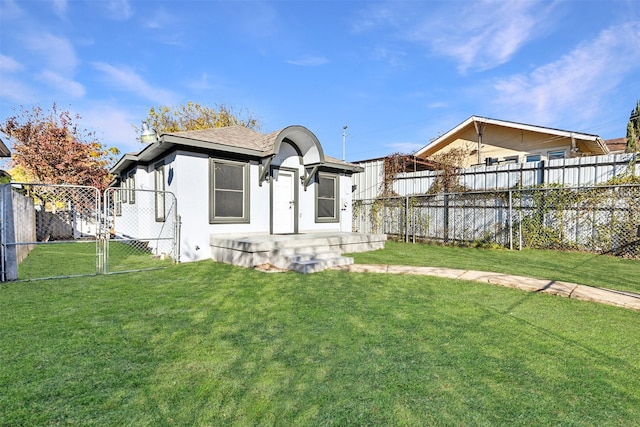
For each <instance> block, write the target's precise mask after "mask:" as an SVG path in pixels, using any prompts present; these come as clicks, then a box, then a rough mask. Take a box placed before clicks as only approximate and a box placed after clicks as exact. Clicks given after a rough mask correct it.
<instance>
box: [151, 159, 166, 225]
mask: <svg viewBox="0 0 640 427" xmlns="http://www.w3.org/2000/svg"><path fill="white" fill-rule="evenodd" d="M153 174H154V189H155V190H156V191H155V206H156V221H157V222H164V220H165V203H164V191H165V186H164V183H165V180H164V163H158V164H157V165H156V168H155V171H154V172H153Z"/></svg>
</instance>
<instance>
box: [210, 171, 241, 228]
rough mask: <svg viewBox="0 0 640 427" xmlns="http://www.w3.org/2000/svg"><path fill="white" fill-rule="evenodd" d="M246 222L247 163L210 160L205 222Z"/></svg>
mask: <svg viewBox="0 0 640 427" xmlns="http://www.w3.org/2000/svg"><path fill="white" fill-rule="evenodd" d="M248 222H250V221H249V164H248V163H243V162H234V161H230V160H220V159H210V162H209V223H211V224H221V223H222V224H225V223H226V224H238V223H248Z"/></svg>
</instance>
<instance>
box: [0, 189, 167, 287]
mask: <svg viewBox="0 0 640 427" xmlns="http://www.w3.org/2000/svg"><path fill="white" fill-rule="evenodd" d="M125 193H126V194H125ZM0 241H1V244H0V249H1V254H0V259H1V279H2V281H6V280H35V279H49V278H62V277H74V276H87V275H95V274H108V273H115V272H124V271H137V270H142V269H155V268H163V267H165V266H167V265H168V264H170V263H171V262H177V261H179V249H178V248H179V245H178V243H177V242H178V241H179V221H178V216H177V203H176V199H175V197H174V196H173V194H171V193H166V192H155V191H150V190H133V189H126V190H121V189H113V188H110V189H107V190H105V192H104V194H103V195H101V194H100V191H99V190H98V189H97V188H95V187H86V186H74V185H49V184H18V183H12V184H7V185H3V186H0Z"/></svg>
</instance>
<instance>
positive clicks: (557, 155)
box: [548, 150, 564, 160]
mask: <svg viewBox="0 0 640 427" xmlns="http://www.w3.org/2000/svg"><path fill="white" fill-rule="evenodd" d="M548 157H549V160H553V159H564V150H562V151H549V153H548Z"/></svg>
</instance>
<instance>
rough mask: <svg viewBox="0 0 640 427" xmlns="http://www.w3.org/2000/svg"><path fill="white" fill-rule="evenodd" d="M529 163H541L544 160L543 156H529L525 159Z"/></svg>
mask: <svg viewBox="0 0 640 427" xmlns="http://www.w3.org/2000/svg"><path fill="white" fill-rule="evenodd" d="M525 160H526V161H527V162H539V161H540V160H542V156H541V155H540V154H529V155H527V156H526V157H525Z"/></svg>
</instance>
